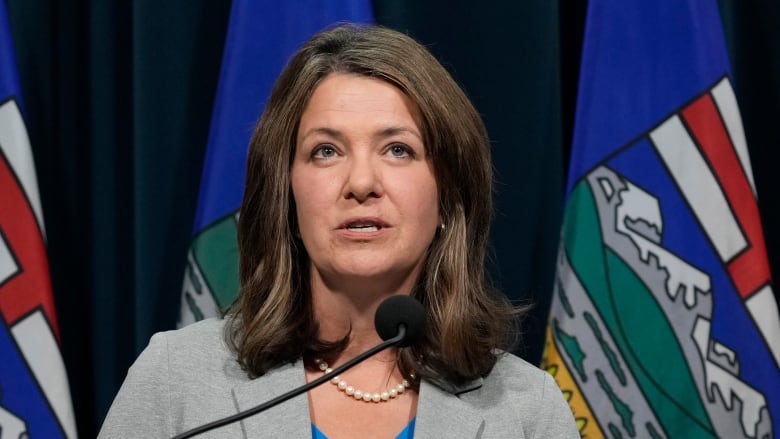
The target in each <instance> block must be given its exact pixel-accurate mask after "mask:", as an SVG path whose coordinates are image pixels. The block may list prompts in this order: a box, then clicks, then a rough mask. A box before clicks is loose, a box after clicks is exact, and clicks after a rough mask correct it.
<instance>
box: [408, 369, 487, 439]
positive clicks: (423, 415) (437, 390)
mask: <svg viewBox="0 0 780 439" xmlns="http://www.w3.org/2000/svg"><path fill="white" fill-rule="evenodd" d="M480 385H481V382H480V381H476V382H474V384H473V386H472V387H471V388H470V389H466V388H464V389H458V390H461V391H468V390H472V389H473V388H476V387H479V386H480ZM451 390H455V389H451ZM458 393H460V392H458ZM484 423H485V420H484V419H483V417H482V415H480V414H479V412H478V411H476V410H475V409H474V408H472V407H471V406H470V405H468V404H466V403H465V402H464V401H462V400H461V399H460V398H458V396H457V394H456V393H452V392H450V391H447V390H444V389H442V388H441V387H438V386H436V385H434V384H431V383H429V382H427V381H422V382H421V383H420V397H419V400H418V402H417V420H416V421H415V425H414V439H438V438H443V437H459V438H478V437H479V436H480V433H481V431H482V429H483V428H484Z"/></svg>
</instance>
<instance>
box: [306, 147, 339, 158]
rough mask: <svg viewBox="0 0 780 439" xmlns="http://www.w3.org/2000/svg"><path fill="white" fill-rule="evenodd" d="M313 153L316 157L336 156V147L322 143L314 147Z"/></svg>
mask: <svg viewBox="0 0 780 439" xmlns="http://www.w3.org/2000/svg"><path fill="white" fill-rule="evenodd" d="M311 155H312V157H314V158H320V159H329V158H331V157H335V156H336V148H334V147H333V146H331V145H320V146H318V147H316V148H314V151H312V153H311Z"/></svg>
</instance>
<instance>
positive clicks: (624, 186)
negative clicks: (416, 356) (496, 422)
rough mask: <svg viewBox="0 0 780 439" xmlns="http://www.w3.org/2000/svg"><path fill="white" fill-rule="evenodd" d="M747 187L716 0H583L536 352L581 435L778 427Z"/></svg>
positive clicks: (770, 431) (779, 337) (754, 214)
mask: <svg viewBox="0 0 780 439" xmlns="http://www.w3.org/2000/svg"><path fill="white" fill-rule="evenodd" d="M757 200H758V196H757V193H756V187H755V184H754V182H753V177H752V171H751V167H750V159H749V156H748V149H747V143H746V140H745V135H744V132H743V130H742V123H741V120H740V116H739V109H738V106H737V100H736V97H735V93H734V89H733V85H732V80H731V74H730V70H729V64H728V59H727V53H726V46H725V42H724V37H723V31H722V24H721V21H720V16H719V13H718V9H717V2H716V1H715V0H684V1H680V0H657V1H652V2H645V1H642V0H628V1H620V2H615V1H607V0H592V1H590V2H588V14H587V21H586V30H585V40H584V46H583V56H582V66H581V72H580V83H579V94H578V101H577V114H576V122H575V132H574V144H573V148H572V158H571V169H570V172H569V182H568V188H567V201H566V210H565V217H564V224H563V227H562V232H561V244H560V249H559V257H558V266H557V276H556V282H555V292H554V298H553V304H552V310H551V318H550V326H549V328H548V333H547V343H546V347H545V355H544V359H543V366H544V367H545V368H546V369H547V370H548V371H550V372H551V373H552V374H553V376H554V377H555V379H556V381H557V382H558V384H559V386H560V387H561V389H562V390H563V391H564V394H565V395H566V397H567V398H568V399H569V402H570V406H571V407H572V410H573V412H574V415H575V418H576V419H577V421H578V425H579V427H580V432H581V434H582V436H583V437H587V438H598V437H610V438H634V437H636V438H639V437H642V438H644V437H647V438H683V437H684V438H716V437H717V438H778V437H780V393H779V391H780V367H779V365H780V324H779V323H778V321H779V320H778V309H777V303H776V299H775V296H774V293H773V291H772V288H773V286H772V282H771V276H770V273H769V265H768V261H767V255H766V249H765V245H764V238H763V232H762V228H761V223H760V219H759V214H758V207H757Z"/></svg>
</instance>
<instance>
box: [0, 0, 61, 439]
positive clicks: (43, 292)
mask: <svg viewBox="0 0 780 439" xmlns="http://www.w3.org/2000/svg"><path fill="white" fill-rule="evenodd" d="M22 107H23V105H22V100H21V93H20V87H19V78H18V76H17V73H16V61H15V59H14V53H13V45H12V42H11V33H10V29H9V23H8V15H7V11H6V8H5V2H4V1H0V437H3V438H5V437H13V438H21V437H32V438H37V437H45V438H75V437H76V425H75V423H74V419H73V409H72V406H71V400H70V390H69V388H68V379H67V375H66V374H65V366H64V364H63V361H62V356H61V354H60V348H59V332H58V329H57V319H56V314H55V310H54V298H53V296H52V289H51V282H50V279H49V264H48V259H47V256H46V244H45V234H44V227H43V215H42V212H41V203H40V199H39V197H38V184H37V181H36V176H35V167H34V166H33V158H32V151H31V149H30V141H29V138H28V136H27V129H26V128H25V124H24V119H23V117H22V113H23V111H22Z"/></svg>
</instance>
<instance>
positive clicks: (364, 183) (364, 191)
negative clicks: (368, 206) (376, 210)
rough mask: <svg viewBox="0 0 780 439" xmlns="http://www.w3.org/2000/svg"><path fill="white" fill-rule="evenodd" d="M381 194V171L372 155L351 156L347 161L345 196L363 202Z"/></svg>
mask: <svg viewBox="0 0 780 439" xmlns="http://www.w3.org/2000/svg"><path fill="white" fill-rule="evenodd" d="M382 195H383V189H382V178H381V172H380V169H379V167H378V163H376V160H374V159H373V158H372V157H361V156H359V155H356V156H353V157H352V158H351V160H350V163H349V168H348V175H347V181H346V188H345V197H346V198H347V199H355V200H357V201H358V202H361V203H362V202H364V201H367V200H369V199H371V198H379V197H381V196H382Z"/></svg>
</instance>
